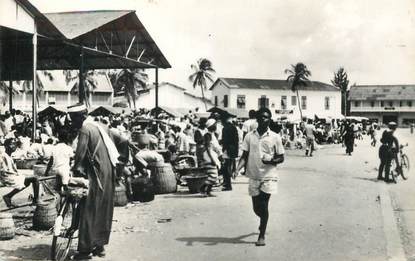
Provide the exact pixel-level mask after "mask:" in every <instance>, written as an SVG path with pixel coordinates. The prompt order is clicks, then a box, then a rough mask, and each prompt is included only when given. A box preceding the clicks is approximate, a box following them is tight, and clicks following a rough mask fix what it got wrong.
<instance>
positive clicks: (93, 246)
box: [68, 105, 119, 260]
mask: <svg viewBox="0 0 415 261" xmlns="http://www.w3.org/2000/svg"><path fill="white" fill-rule="evenodd" d="M68 112H69V115H70V117H71V120H72V128H73V129H74V130H75V131H79V136H78V144H77V148H76V153H75V164H74V167H73V171H74V174H75V175H78V176H83V177H85V178H87V179H88V181H89V191H88V196H87V197H86V198H84V199H82V200H81V202H80V221H79V222H80V223H79V239H78V254H77V255H75V257H74V258H75V259H76V260H83V259H90V258H91V257H90V254H91V253H92V254H93V255H96V256H100V257H103V256H105V251H104V245H106V244H108V241H109V236H110V233H111V225H112V217H113V211H114V203H113V198H114V190H115V167H116V164H117V163H118V158H119V153H118V151H117V148H116V147H115V145H114V143H113V140H112V139H111V137H113V136H114V134H111V135H109V130H108V127H107V126H106V125H104V124H101V123H98V122H85V123H84V120H85V119H86V113H87V110H86V107H85V105H75V106H71V107H69V108H68ZM110 136H111V137H110Z"/></svg>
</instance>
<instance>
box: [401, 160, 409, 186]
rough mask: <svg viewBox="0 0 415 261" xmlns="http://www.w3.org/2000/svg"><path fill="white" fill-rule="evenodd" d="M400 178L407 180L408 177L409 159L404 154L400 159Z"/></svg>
mask: <svg viewBox="0 0 415 261" xmlns="http://www.w3.org/2000/svg"><path fill="white" fill-rule="evenodd" d="M401 167H402V170H401V176H402V178H403V179H405V180H406V179H408V175H409V158H408V156H406V155H405V154H404V155H402V157H401Z"/></svg>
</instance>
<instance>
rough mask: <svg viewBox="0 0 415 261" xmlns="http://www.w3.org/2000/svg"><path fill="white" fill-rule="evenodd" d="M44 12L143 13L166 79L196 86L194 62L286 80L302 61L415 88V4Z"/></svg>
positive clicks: (142, 0) (119, 1)
mask: <svg viewBox="0 0 415 261" xmlns="http://www.w3.org/2000/svg"><path fill="white" fill-rule="evenodd" d="M31 2H32V3H33V4H34V5H35V6H36V7H37V8H38V9H39V10H40V11H42V12H61V11H75V10H108V9H115V10H125V9H128V10H136V13H137V16H138V17H139V19H140V20H141V22H142V23H143V24H144V26H145V27H146V29H147V31H148V32H149V33H150V35H151V36H152V37H153V39H154V40H155V42H156V43H157V45H158V46H159V48H160V49H161V51H162V52H163V54H164V55H165V57H166V58H167V60H168V61H169V62H170V64H171V65H172V68H171V69H167V70H161V72H160V81H168V82H171V83H175V84H177V85H180V86H183V87H185V88H192V87H191V86H192V85H191V83H190V82H189V80H188V76H189V75H190V74H191V72H192V71H191V69H190V65H191V64H192V63H195V62H196V61H197V60H198V59H199V58H202V57H203V58H208V59H210V60H211V61H212V63H213V68H215V70H216V77H238V78H263V79H285V78H286V77H287V75H286V74H284V70H285V69H286V68H289V67H290V65H291V64H295V63H297V62H303V63H305V64H306V65H307V67H308V69H309V70H310V71H311V72H312V77H311V79H312V80H316V81H322V82H326V83H330V80H331V79H333V73H334V71H336V70H337V69H338V68H339V67H341V66H342V67H344V68H345V70H346V71H347V72H348V74H349V79H350V84H353V83H356V84H415V1H414V0H399V1H396V0H364V1H361V0H348V1H332V0H290V1H288V0H204V1H200V0H116V1H115V0H71V1H68V0H31Z"/></svg>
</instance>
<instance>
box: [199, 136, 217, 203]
mask: <svg viewBox="0 0 415 261" xmlns="http://www.w3.org/2000/svg"><path fill="white" fill-rule="evenodd" d="M203 139H204V146H205V148H204V150H203V161H202V167H204V168H205V169H206V174H207V176H208V177H207V179H206V181H205V184H204V185H203V186H202V188H201V189H200V192H201V193H202V195H203V196H204V197H215V195H213V194H212V193H211V191H212V187H213V184H215V183H216V180H217V178H218V169H219V168H220V161H219V158H218V154H217V153H216V152H215V151H214V150H213V147H212V134H211V133H209V132H208V133H206V134H205V135H204V136H203Z"/></svg>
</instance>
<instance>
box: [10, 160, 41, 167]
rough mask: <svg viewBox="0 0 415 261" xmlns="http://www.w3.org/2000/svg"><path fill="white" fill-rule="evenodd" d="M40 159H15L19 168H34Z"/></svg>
mask: <svg viewBox="0 0 415 261" xmlns="http://www.w3.org/2000/svg"><path fill="white" fill-rule="evenodd" d="M37 161H38V159H15V160H14V162H15V163H16V167H17V168H18V169H33V166H35V165H36V163H37Z"/></svg>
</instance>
